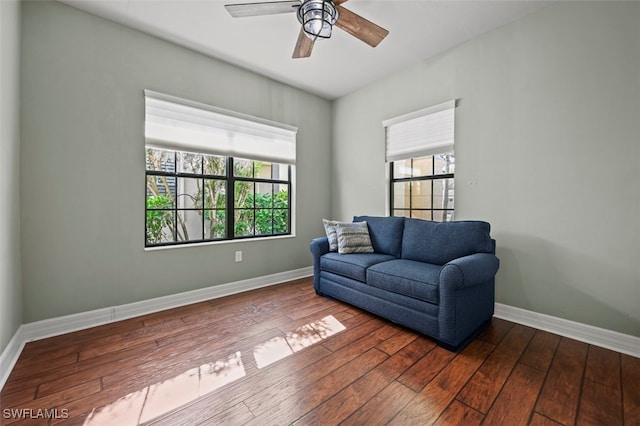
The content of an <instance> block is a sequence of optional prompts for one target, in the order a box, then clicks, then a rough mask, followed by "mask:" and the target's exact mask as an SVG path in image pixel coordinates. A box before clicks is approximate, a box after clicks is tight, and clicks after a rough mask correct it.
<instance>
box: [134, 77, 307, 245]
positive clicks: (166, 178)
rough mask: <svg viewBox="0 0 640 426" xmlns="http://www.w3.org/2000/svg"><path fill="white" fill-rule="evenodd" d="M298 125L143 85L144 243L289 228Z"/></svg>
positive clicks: (251, 235)
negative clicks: (236, 111)
mask: <svg viewBox="0 0 640 426" xmlns="http://www.w3.org/2000/svg"><path fill="white" fill-rule="evenodd" d="M296 132H297V128H295V127H293V126H289V125H285V124H280V123H275V122H272V121H268V120H263V119H260V118H257V117H252V116H248V115H244V114H238V113H235V112H232V111H227V110H223V109H220V108H215V107H212V106H209V105H205V104H201V103H197V102H193V101H189V100H186V99H181V98H177V97H174V96H170V95H165V94H162V93H157V92H153V91H150V90H145V154H146V155H145V157H146V167H145V180H146V192H145V200H146V203H145V246H146V247H155V246H166V245H178V244H187V243H190V244H193V243H202V242H211V241H224V240H232V239H246V238H258V237H267V236H277V235H290V234H292V233H293V230H292V229H293V223H294V217H293V210H292V206H293V201H292V196H293V190H294V188H293V186H294V174H295V161H296Z"/></svg>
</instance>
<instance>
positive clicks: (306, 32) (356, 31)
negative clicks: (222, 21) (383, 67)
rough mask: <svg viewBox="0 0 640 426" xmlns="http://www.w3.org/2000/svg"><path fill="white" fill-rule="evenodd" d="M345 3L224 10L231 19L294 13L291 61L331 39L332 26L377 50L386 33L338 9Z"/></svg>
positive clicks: (298, 1)
mask: <svg viewBox="0 0 640 426" xmlns="http://www.w3.org/2000/svg"><path fill="white" fill-rule="evenodd" d="M346 1H347V0H294V1H270V2H261V3H242V4H227V5H225V6H224V7H225V8H226V9H227V11H228V12H229V14H230V15H231V16H233V17H234V18H243V17H247V16H261V15H275V14H278V13H288V12H296V13H297V15H298V21H300V23H301V24H302V28H301V29H300V34H298V41H297V43H296V47H295V49H294V50H293V58H307V57H309V56H311V51H312V50H313V44H314V43H315V41H316V40H318V39H326V38H329V37H331V29H332V27H333V25H336V26H337V27H338V28H340V29H342V30H344V31H346V32H348V33H349V34H351V35H352V36H354V37H356V38H358V39H360V40H362V41H364V42H365V43H367V44H368V45H369V46H372V47H376V46H377V45H378V44H379V43H380V42H381V41H382V39H384V38H385V37H386V36H387V34H389V31H387V30H385V29H384V28H382V27H380V26H378V25H376V24H374V23H373V22H371V21H368V20H366V19H365V18H363V17H361V16H360V15H357V14H355V13H353V12H351V11H350V10H348V9H345V8H344V7H342V6H341V4H342V3H344V2H346Z"/></svg>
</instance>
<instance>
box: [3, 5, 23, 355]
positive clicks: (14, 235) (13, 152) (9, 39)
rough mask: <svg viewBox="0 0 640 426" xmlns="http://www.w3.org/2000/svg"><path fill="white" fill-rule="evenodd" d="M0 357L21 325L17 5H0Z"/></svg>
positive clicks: (18, 32)
mask: <svg viewBox="0 0 640 426" xmlns="http://www.w3.org/2000/svg"><path fill="white" fill-rule="evenodd" d="M0 58H2V61H0V353H2V351H3V350H4V349H5V348H6V347H7V344H8V343H9V341H10V340H11V338H12V337H13V335H14V334H15V332H16V330H18V327H20V324H22V286H21V278H20V182H19V177H20V116H19V110H20V93H19V87H20V2H19V1H0Z"/></svg>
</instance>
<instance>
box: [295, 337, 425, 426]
mask: <svg viewBox="0 0 640 426" xmlns="http://www.w3.org/2000/svg"><path fill="white" fill-rule="evenodd" d="M394 337H395V336H394ZM392 339H393V338H392ZM389 340H391V339H389ZM379 346H380V345H378V346H376V349H380V347H379ZM432 348H433V343H432V342H430V341H428V340H427V339H422V338H419V337H418V336H414V339H413V340H412V341H411V342H410V343H409V344H407V345H405V346H404V347H403V348H401V349H399V350H398V351H396V352H395V353H394V354H393V355H392V356H390V357H389V358H388V359H387V360H385V361H384V362H383V363H382V364H380V365H379V366H378V367H377V368H375V369H372V370H371V371H369V372H368V373H367V374H365V375H364V376H362V377H361V378H360V379H358V380H356V381H355V382H353V383H352V384H351V385H349V386H347V387H346V388H344V389H342V390H341V391H339V392H338V393H336V394H335V395H333V396H332V397H331V398H329V399H328V400H327V401H325V402H324V403H322V404H321V405H319V406H318V407H316V408H315V409H313V410H312V411H311V412H309V413H307V414H306V415H304V416H303V417H302V418H300V419H299V420H298V421H297V422H296V423H297V424H301V425H307V424H316V425H332V424H339V423H340V422H342V421H343V420H344V419H346V418H347V417H349V416H350V415H351V414H353V412H354V411H356V410H357V409H358V408H360V407H361V406H362V405H363V404H365V403H366V402H367V401H368V400H369V399H371V398H373V397H374V396H375V395H376V394H377V393H378V392H380V391H381V390H382V389H384V388H385V387H387V386H388V385H389V384H390V383H391V382H392V381H393V380H395V379H396V378H397V377H398V376H400V375H401V374H402V373H403V372H404V371H405V370H406V369H407V368H409V367H410V366H411V365H412V364H414V363H415V361H416V359H419V358H420V357H421V356H423V355H424V354H425V353H426V352H428V351H429V350H431V349H432Z"/></svg>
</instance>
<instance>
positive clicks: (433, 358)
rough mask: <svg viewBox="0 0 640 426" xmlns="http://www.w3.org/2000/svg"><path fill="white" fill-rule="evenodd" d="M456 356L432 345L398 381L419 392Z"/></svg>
mask: <svg viewBox="0 0 640 426" xmlns="http://www.w3.org/2000/svg"><path fill="white" fill-rule="evenodd" d="M455 356H456V354H455V353H454V352H451V351H448V350H446V349H444V348H441V347H434V348H433V350H431V351H429V352H428V353H427V354H426V355H425V356H424V357H422V358H421V359H420V360H419V361H418V362H416V363H415V364H414V365H413V366H411V367H410V368H409V369H407V371H405V372H404V373H403V374H402V376H400V377H399V378H398V381H399V382H400V383H402V384H404V385H405V386H407V387H408V388H410V389H412V390H413V391H415V392H420V391H421V390H422V389H423V388H424V387H425V386H427V384H428V383H429V382H430V381H431V380H433V378H434V377H436V375H437V374H438V373H439V372H440V371H442V369H443V368H444V367H446V366H447V364H449V362H451V360H452V359H453V358H454V357H455Z"/></svg>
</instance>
